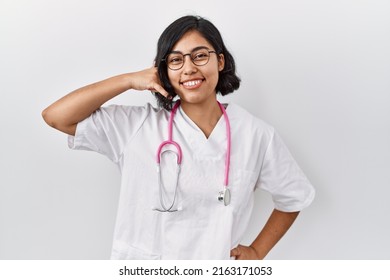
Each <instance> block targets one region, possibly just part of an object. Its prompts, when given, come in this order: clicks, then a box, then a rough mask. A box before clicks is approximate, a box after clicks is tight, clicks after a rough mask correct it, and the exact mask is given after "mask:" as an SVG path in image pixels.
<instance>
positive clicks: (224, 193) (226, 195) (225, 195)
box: [153, 100, 231, 212]
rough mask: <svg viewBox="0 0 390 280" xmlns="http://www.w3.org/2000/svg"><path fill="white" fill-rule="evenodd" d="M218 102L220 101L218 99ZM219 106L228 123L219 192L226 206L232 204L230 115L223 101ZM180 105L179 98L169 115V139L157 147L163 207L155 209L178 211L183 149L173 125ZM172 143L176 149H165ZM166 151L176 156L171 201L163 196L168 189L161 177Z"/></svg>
mask: <svg viewBox="0 0 390 280" xmlns="http://www.w3.org/2000/svg"><path fill="white" fill-rule="evenodd" d="M217 102H218V101H217ZM218 105H219V107H220V108H221V111H222V113H223V117H224V119H225V123H226V138H227V141H226V142H227V143H226V146H227V147H226V157H225V179H224V181H223V189H222V190H221V191H220V192H219V193H218V201H220V202H223V203H224V205H225V206H227V205H229V204H230V200H231V194H230V190H229V188H228V185H229V167H230V147H231V134H230V122H229V118H228V115H227V113H226V110H225V108H224V107H223V106H222V104H221V103H219V102H218ZM179 106H180V100H178V101H177V102H176V103H175V105H174V106H173V108H172V110H171V114H170V116H169V121H168V140H166V141H164V142H162V143H161V144H160V146H159V147H158V149H157V156H156V160H157V173H158V186H159V197H160V205H161V208H154V209H153V210H157V211H160V212H176V211H178V209H174V207H173V206H174V205H175V202H176V196H177V189H178V183H179V176H180V166H181V161H182V157H183V154H182V151H181V147H180V145H179V144H178V143H177V142H175V141H173V139H172V127H173V118H174V116H175V114H176V111H177V109H178V108H179ZM168 145H171V146H173V147H175V149H176V151H172V150H164V151H162V150H163V148H164V147H165V146H168ZM164 153H173V154H174V155H175V156H176V164H177V165H176V180H175V190H174V194H173V199H172V201H171V202H166V201H165V200H164V198H163V196H164V197H166V193H167V191H166V189H165V187H164V184H163V182H162V178H161V168H160V163H161V157H162V155H163V154H164Z"/></svg>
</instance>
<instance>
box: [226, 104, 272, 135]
mask: <svg viewBox="0 0 390 280" xmlns="http://www.w3.org/2000/svg"><path fill="white" fill-rule="evenodd" d="M227 113H228V116H229V120H230V122H231V126H232V127H237V128H239V130H240V131H242V132H243V133H250V134H261V135H264V134H265V135H268V136H269V137H272V135H273V134H274V132H275V129H274V127H273V126H272V125H270V124H269V123H267V122H266V121H264V120H262V119H261V118H259V117H257V116H255V115H253V114H252V113H250V112H248V111H247V110H246V109H244V108H242V107H241V106H239V105H237V104H235V103H229V105H228V110H227Z"/></svg>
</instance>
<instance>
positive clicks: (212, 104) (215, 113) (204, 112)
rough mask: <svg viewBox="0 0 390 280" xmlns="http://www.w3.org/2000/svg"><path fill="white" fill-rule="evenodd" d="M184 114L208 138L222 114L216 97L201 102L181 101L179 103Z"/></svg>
mask: <svg viewBox="0 0 390 280" xmlns="http://www.w3.org/2000/svg"><path fill="white" fill-rule="evenodd" d="M180 106H181V107H182V109H183V111H184V112H185V113H186V115H187V116H188V117H189V118H190V119H191V120H192V121H193V122H194V123H195V124H196V125H197V126H198V127H199V128H200V129H201V130H202V131H203V133H204V135H205V136H206V138H208V137H209V136H210V134H211V132H212V131H213V129H214V127H215V126H216V124H217V123H218V121H219V119H220V118H221V116H222V112H221V108H219V105H218V103H217V100H216V99H212V100H210V101H209V102H205V103H202V104H191V103H186V102H182V103H181V105H180Z"/></svg>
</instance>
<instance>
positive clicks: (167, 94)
mask: <svg viewBox="0 0 390 280" xmlns="http://www.w3.org/2000/svg"><path fill="white" fill-rule="evenodd" d="M154 89H155V90H156V91H157V92H159V93H160V94H162V95H163V96H165V97H166V98H169V93H168V92H167V91H166V90H165V89H164V88H163V87H162V86H160V85H159V84H156V85H155V86H154Z"/></svg>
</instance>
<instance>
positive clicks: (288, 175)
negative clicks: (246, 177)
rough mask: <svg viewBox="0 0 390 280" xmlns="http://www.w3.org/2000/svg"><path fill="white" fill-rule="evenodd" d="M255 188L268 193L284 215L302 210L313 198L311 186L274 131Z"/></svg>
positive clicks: (313, 192)
mask: <svg viewBox="0 0 390 280" xmlns="http://www.w3.org/2000/svg"><path fill="white" fill-rule="evenodd" d="M256 185H257V187H259V188H260V189H262V190H265V191H267V192H269V193H270V194H271V195H272V199H273V201H274V204H275V208H276V209H278V210H280V211H284V212H294V211H300V210H302V209H303V208H305V207H307V206H309V205H310V204H311V202H312V201H313V199H314V195H315V190H314V188H313V186H312V185H311V183H310V182H309V180H308V179H307V178H306V176H305V174H304V173H303V172H302V170H301V169H300V167H299V166H298V164H297V162H296V161H295V160H294V158H293V157H292V155H291V153H290V152H289V150H288V149H287V147H286V145H285V144H284V143H283V141H282V139H281V138H280V136H279V135H278V134H277V133H276V132H275V131H273V133H272V135H271V139H270V142H269V145H268V147H267V150H266V153H265V156H264V160H263V165H262V168H261V172H260V176H259V179H258V181H257V184H256Z"/></svg>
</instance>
